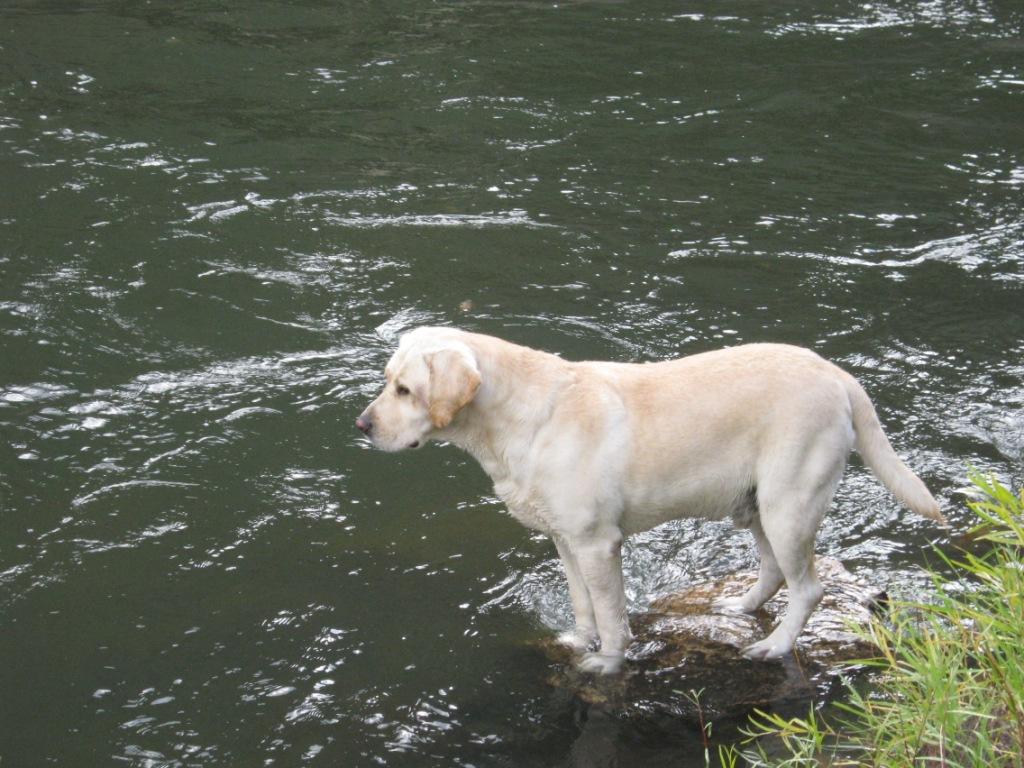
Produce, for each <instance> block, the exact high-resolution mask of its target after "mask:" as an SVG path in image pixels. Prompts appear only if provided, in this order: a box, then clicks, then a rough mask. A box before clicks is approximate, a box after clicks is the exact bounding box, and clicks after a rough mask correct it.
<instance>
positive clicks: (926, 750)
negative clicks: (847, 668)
mask: <svg viewBox="0 0 1024 768" xmlns="http://www.w3.org/2000/svg"><path fill="white" fill-rule="evenodd" d="M971 480H972V482H973V484H974V486H975V488H976V489H977V494H976V500H974V501H971V502H969V506H970V508H971V509H972V510H973V511H974V513H975V514H976V515H977V516H978V518H979V524H978V526H977V527H976V528H975V529H974V530H973V531H972V533H973V540H974V541H975V542H978V546H977V547H975V548H976V549H978V550H979V551H980V550H984V551H983V552H982V553H981V554H975V553H972V552H963V553H961V555H959V556H957V557H955V558H953V557H948V556H946V555H942V554H941V553H940V556H941V557H943V559H944V560H945V562H946V563H947V565H948V566H949V569H950V570H951V571H952V572H953V574H954V575H953V576H943V575H940V574H937V573H934V572H933V573H932V574H931V579H932V589H931V590H930V593H929V594H928V595H926V597H925V598H924V599H922V600H921V601H913V602H901V603H897V604H895V605H894V606H893V610H892V612H891V614H890V615H889V616H888V617H886V618H885V619H879V620H877V621H875V622H873V623H872V624H871V625H870V626H868V627H866V628H864V629H862V630H861V631H862V632H863V633H864V634H865V637H866V638H867V639H869V640H871V641H872V642H873V643H874V644H875V646H877V648H878V649H879V655H878V657H877V658H876V659H873V660H870V661H868V662H866V663H867V664H868V666H870V667H872V668H873V669H874V670H875V672H876V674H875V675H874V676H873V679H872V681H871V683H870V684H869V685H868V686H865V688H864V690H860V689H858V688H851V690H850V699H849V700H848V701H847V702H845V703H843V704H840V705H838V710H839V714H838V716H836V717H830V718H829V722H827V723H826V722H825V721H824V720H823V719H822V718H821V717H820V716H819V715H817V714H816V713H815V712H813V711H812V712H811V713H810V715H809V716H808V717H807V718H806V719H794V720H787V719H785V718H783V717H781V716H779V715H767V714H764V713H758V714H757V715H755V717H754V718H753V723H754V727H753V728H752V730H751V731H750V734H749V735H750V736H751V737H752V740H751V742H749V743H752V744H754V746H753V747H751V748H750V749H746V750H744V751H743V753H742V754H743V758H744V760H745V761H746V762H747V763H748V764H749V765H751V766H776V767H781V766H787V767H790V766H791V767H793V768H797V767H799V768H804V767H808V768H809V767H810V766H855V767H856V768H862V767H867V766H872V767H874V766H884V768H927V767H930V766H936V767H941V768H975V767H977V766H986V768H988V767H990V766H998V767H1000V768H1001V767H1002V766H1007V767H1009V766H1014V767H1015V768H1024V493H1020V494H1014V493H1013V492H1012V491H1010V490H1009V489H1007V488H1006V487H1005V486H1003V485H1001V484H1000V483H998V482H997V481H996V480H995V479H994V478H991V477H982V476H974V477H972V478H971ZM766 736H771V737H773V738H771V739H765V738H764V737H766ZM766 744H770V745H771V755H769V754H767V753H766V747H765V745H766Z"/></svg>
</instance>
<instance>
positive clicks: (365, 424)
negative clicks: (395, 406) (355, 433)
mask: <svg viewBox="0 0 1024 768" xmlns="http://www.w3.org/2000/svg"><path fill="white" fill-rule="evenodd" d="M356 429H358V430H359V431H360V432H362V433H363V434H364V435H368V434H370V430H371V429H373V422H372V421H370V420H369V419H368V418H363V417H362V416H360V417H359V418H358V419H356Z"/></svg>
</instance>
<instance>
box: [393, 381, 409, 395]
mask: <svg viewBox="0 0 1024 768" xmlns="http://www.w3.org/2000/svg"><path fill="white" fill-rule="evenodd" d="M395 392H397V393H398V394H399V395H400V396H402V397H405V396H406V395H408V394H409V388H408V387H406V386H404V385H402V384H396V385H395Z"/></svg>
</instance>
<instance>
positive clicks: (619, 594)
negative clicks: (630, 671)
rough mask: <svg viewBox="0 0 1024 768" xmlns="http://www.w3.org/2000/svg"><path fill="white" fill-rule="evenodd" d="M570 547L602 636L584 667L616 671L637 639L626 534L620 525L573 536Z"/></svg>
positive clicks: (585, 656) (583, 664) (584, 661)
mask: <svg viewBox="0 0 1024 768" xmlns="http://www.w3.org/2000/svg"><path fill="white" fill-rule="evenodd" d="M569 548H570V550H571V551H572V555H573V557H574V558H575V560H576V564H577V567H578V568H579V573H580V576H581V577H582V579H583V583H584V585H585V586H586V589H587V592H588V594H589V595H590V602H591V604H592V606H593V610H594V619H595V620H596V623H597V634H598V636H599V637H600V638H601V650H600V651H598V652H596V653H585V654H583V658H582V659H581V660H580V665H579V666H580V669H582V670H584V671H586V672H598V673H600V674H605V675H609V674H614V673H616V672H618V671H619V669H621V668H622V662H623V660H624V659H625V657H626V647H627V646H628V645H629V643H630V641H631V640H632V639H633V636H632V634H631V633H630V631H629V620H628V617H627V614H626V592H625V588H624V586H623V581H622V534H621V533H620V532H619V531H618V529H605V530H601V531H597V532H594V533H588V534H586V535H584V536H582V537H579V538H575V539H572V540H570V541H569Z"/></svg>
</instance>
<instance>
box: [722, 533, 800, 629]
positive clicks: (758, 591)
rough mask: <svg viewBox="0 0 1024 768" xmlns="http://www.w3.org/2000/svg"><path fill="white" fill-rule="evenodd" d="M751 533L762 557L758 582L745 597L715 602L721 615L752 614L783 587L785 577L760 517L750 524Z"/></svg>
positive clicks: (727, 598) (726, 598)
mask: <svg viewBox="0 0 1024 768" xmlns="http://www.w3.org/2000/svg"><path fill="white" fill-rule="evenodd" d="M750 532H751V533H752V534H753V535H754V542H755V543H756V544H757V551H758V553H759V554H760V556H761V566H760V569H759V571H758V574H757V581H756V582H755V583H754V586H752V587H751V588H750V589H749V590H748V591H747V593H746V594H745V595H742V596H740V597H723V598H721V599H719V600H716V601H715V602H714V605H713V606H712V608H713V609H714V610H715V611H719V612H721V613H752V612H753V611H756V610H757V609H758V608H760V607H761V606H762V605H764V604H765V603H766V602H768V601H769V600H771V599H772V597H773V596H774V595H775V593H776V592H778V591H779V587H781V586H782V582H783V580H784V577H783V575H782V569H780V568H779V564H778V562H777V561H776V559H775V552H774V551H773V550H772V545H771V543H770V542H769V541H768V537H767V536H765V533H764V529H763V528H762V527H761V520H760V518H759V516H758V515H756V514H755V515H754V519H753V520H752V521H751V523H750Z"/></svg>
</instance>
